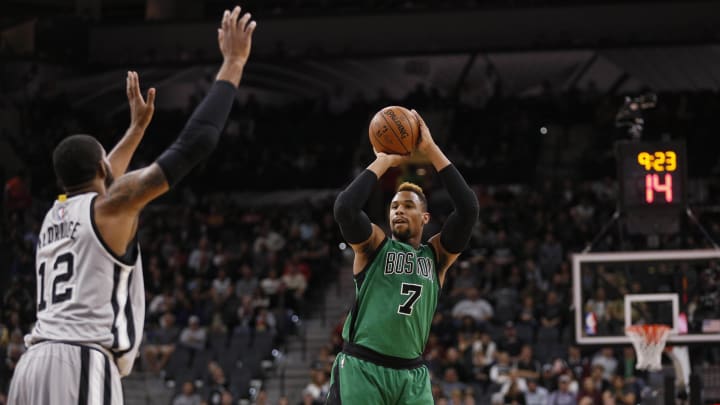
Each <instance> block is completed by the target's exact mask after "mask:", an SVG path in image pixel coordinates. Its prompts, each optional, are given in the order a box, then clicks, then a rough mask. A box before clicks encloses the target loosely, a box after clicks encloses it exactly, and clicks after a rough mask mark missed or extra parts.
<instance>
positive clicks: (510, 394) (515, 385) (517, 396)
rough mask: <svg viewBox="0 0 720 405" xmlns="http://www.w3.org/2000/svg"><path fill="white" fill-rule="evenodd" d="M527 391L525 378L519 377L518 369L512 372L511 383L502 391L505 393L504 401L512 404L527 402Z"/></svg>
mask: <svg viewBox="0 0 720 405" xmlns="http://www.w3.org/2000/svg"><path fill="white" fill-rule="evenodd" d="M525 391H527V386H526V385H525V380H524V379H522V378H518V376H517V372H516V371H513V372H511V373H510V383H509V384H507V385H506V386H505V387H503V388H502V389H501V391H500V392H501V393H504V395H503V403H504V404H512V405H518V404H525Z"/></svg>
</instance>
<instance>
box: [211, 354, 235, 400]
mask: <svg viewBox="0 0 720 405" xmlns="http://www.w3.org/2000/svg"><path fill="white" fill-rule="evenodd" d="M208 372H209V381H208V384H207V387H208V391H207V392H208V400H207V402H208V405H219V404H222V403H223V402H222V401H223V399H222V398H223V393H225V392H228V391H229V389H230V382H229V381H228V380H227V378H225V372H224V371H223V369H222V367H220V365H219V364H218V363H216V362H214V361H211V362H210V363H208Z"/></svg>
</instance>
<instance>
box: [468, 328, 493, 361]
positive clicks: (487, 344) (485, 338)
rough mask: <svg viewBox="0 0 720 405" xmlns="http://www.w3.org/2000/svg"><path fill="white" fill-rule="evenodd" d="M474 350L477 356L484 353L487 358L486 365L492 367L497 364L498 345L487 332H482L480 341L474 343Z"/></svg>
mask: <svg viewBox="0 0 720 405" xmlns="http://www.w3.org/2000/svg"><path fill="white" fill-rule="evenodd" d="M472 350H473V353H475V354H477V353H478V352H479V353H482V355H483V356H484V357H485V364H488V365H490V364H492V363H493V362H495V351H496V350H497V345H496V344H495V342H493V341H492V338H491V337H490V334H489V333H487V331H483V332H480V337H479V339H476V340H475V341H474V342H473V346H472Z"/></svg>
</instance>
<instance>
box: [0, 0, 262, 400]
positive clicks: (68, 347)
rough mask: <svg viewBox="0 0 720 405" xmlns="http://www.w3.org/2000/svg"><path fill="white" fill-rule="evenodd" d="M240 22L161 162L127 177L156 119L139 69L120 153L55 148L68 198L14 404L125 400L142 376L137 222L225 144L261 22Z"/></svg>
mask: <svg viewBox="0 0 720 405" xmlns="http://www.w3.org/2000/svg"><path fill="white" fill-rule="evenodd" d="M240 15H241V10H240V7H236V8H235V9H234V10H233V11H232V12H230V11H225V14H224V15H223V19H222V25H221V27H220V28H219V29H218V42H219V46H220V51H221V53H222V55H223V64H222V66H221V67H220V70H219V72H218V74H217V78H216V79H217V80H216V81H215V83H214V84H213V86H212V88H211V89H210V91H209V92H208V95H207V96H206V98H205V99H204V100H203V101H202V103H200V105H199V106H198V107H197V108H196V109H195V111H194V112H193V115H192V116H191V117H190V119H189V120H188V122H187V124H186V126H185V128H184V129H183V130H182V132H181V133H180V135H179V136H178V138H177V140H176V141H175V142H174V143H173V144H172V145H171V146H170V147H169V148H168V149H167V150H166V151H165V152H164V153H163V154H162V155H161V156H160V157H159V158H158V159H157V160H156V161H155V162H154V163H153V164H151V165H149V166H147V167H145V168H142V169H139V170H136V171H132V172H129V173H125V171H126V169H127V167H128V164H129V162H130V159H131V157H132V155H133V153H134V152H135V149H136V147H137V145H138V143H139V142H140V139H141V138H142V136H143V133H144V132H145V128H146V127H147V125H148V124H149V123H150V120H151V118H152V114H153V100H154V90H153V89H151V90H150V91H149V92H148V100H147V102H145V100H143V98H142V95H141V94H140V88H139V83H138V77H137V74H136V73H134V72H128V78H127V92H128V100H129V102H130V107H131V108H130V109H131V116H132V123H131V126H130V129H129V130H128V132H127V133H126V135H125V136H124V137H123V139H122V140H121V141H120V142H119V144H118V145H117V146H116V147H115V148H114V149H113V150H112V151H111V152H110V154H106V153H105V150H104V149H103V147H102V146H101V145H100V143H98V142H97V141H96V140H95V139H94V138H93V137H91V136H87V135H73V136H70V137H68V138H66V139H64V140H63V141H62V142H60V144H58V146H57V147H56V148H55V151H54V152H53V165H54V168H55V174H56V176H57V178H58V181H59V183H60V184H61V186H62V187H63V189H64V191H65V193H66V194H65V195H64V196H61V197H60V198H59V199H58V200H57V201H55V203H54V205H53V206H52V208H51V209H50V211H48V213H47V215H46V216H45V221H44V222H43V225H42V229H41V231H40V237H39V242H38V246H37V254H36V266H35V268H36V271H37V273H36V276H37V283H38V284H37V286H38V287H37V289H38V298H37V323H36V324H35V328H34V329H33V330H32V332H31V333H30V334H29V335H28V336H26V338H25V340H26V343H27V344H28V346H29V349H28V351H27V352H26V353H25V354H24V355H23V357H22V358H21V359H20V362H19V363H18V365H17V367H16V369H15V374H14V376H13V380H12V382H11V384H10V393H9V398H8V403H9V404H11V405H52V404H58V405H70V404H72V405H75V404H78V405H88V404H92V405H120V404H122V403H123V396H122V388H121V385H120V377H121V376H125V375H127V374H129V373H130V370H131V369H132V366H133V362H134V360H135V357H136V355H137V351H138V346H139V344H140V339H141V338H142V334H143V323H144V317H145V302H144V296H145V292H144V287H143V274H142V265H141V259H140V252H139V247H138V245H137V241H136V233H137V225H138V216H139V214H140V210H142V208H143V207H145V205H147V204H148V203H149V202H150V201H152V200H153V199H155V198H157V197H158V196H160V195H162V194H163V193H165V192H166V191H168V189H169V188H170V187H172V186H174V185H175V184H176V183H177V182H178V181H180V180H181V179H182V178H183V176H185V175H186V174H187V173H188V172H189V171H190V169H191V168H192V167H193V166H195V165H196V164H197V163H198V162H199V161H201V160H203V159H204V158H206V157H207V156H208V155H209V154H210V153H211V152H212V151H213V149H214V148H215V146H216V145H217V141H218V138H219V136H220V132H221V130H222V128H223V127H224V125H225V121H226V120H227V117H228V114H229V112H230V108H231V106H232V103H233V100H234V99H235V95H236V90H237V86H238V85H239V83H240V79H241V77H242V72H243V68H244V66H245V63H246V62H247V59H248V57H249V54H250V48H251V43H252V35H253V31H254V30H255V26H256V23H255V22H254V21H251V20H250V14H245V15H244V16H242V17H240ZM113 179H115V180H114V181H113Z"/></svg>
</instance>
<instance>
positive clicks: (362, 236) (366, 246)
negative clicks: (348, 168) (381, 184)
mask: <svg viewBox="0 0 720 405" xmlns="http://www.w3.org/2000/svg"><path fill="white" fill-rule="evenodd" d="M375 155H376V157H375V160H374V161H373V162H372V163H371V164H370V165H369V166H368V167H367V169H365V170H364V171H363V172H362V173H360V175H358V176H357V177H356V178H355V180H353V182H352V183H350V185H349V186H348V187H347V188H346V189H345V190H343V191H342V192H340V194H338V196H337V199H336V200H335V206H334V210H333V211H334V214H335V221H336V222H337V223H338V225H339V226H340V231H341V232H342V234H343V237H345V240H346V241H347V242H348V243H349V244H350V246H351V247H352V248H353V250H354V251H355V264H354V265H353V268H354V271H355V273H357V272H359V271H361V270H362V269H363V268H364V267H365V262H366V261H367V258H368V256H369V255H370V254H371V253H372V252H374V251H375V249H377V247H378V245H380V243H381V242H382V241H383V239H385V233H384V232H383V230H382V229H381V228H380V227H379V226H377V225H375V224H373V223H371V222H370V218H368V216H367V214H365V212H363V210H362V209H363V206H364V205H365V203H366V202H367V200H368V198H369V197H370V194H371V193H372V191H373V188H374V187H375V184H377V181H378V179H379V178H380V177H382V175H383V174H385V172H386V171H387V170H388V169H389V168H391V167H393V166H398V165H400V164H401V163H402V162H404V161H405V160H407V159H408V157H407V156H402V155H391V154H385V153H381V152H375Z"/></svg>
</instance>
